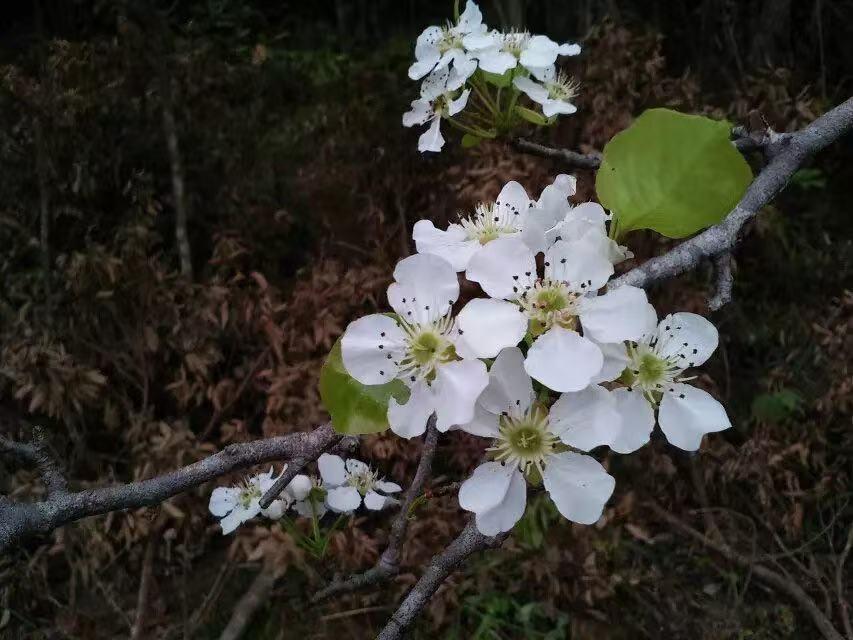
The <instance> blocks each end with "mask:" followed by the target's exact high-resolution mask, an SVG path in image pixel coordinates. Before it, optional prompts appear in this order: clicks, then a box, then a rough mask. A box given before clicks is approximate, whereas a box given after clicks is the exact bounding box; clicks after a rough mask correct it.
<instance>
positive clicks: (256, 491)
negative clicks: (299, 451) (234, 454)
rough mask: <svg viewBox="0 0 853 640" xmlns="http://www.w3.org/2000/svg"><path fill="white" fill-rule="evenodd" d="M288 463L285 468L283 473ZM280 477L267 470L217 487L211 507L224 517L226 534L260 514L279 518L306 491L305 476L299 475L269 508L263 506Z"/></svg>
mask: <svg viewBox="0 0 853 640" xmlns="http://www.w3.org/2000/svg"><path fill="white" fill-rule="evenodd" d="M285 469H287V465H285V466H284V468H282V473H284V470H285ZM277 479H278V477H275V478H274V477H273V469H272V467H270V470H269V471H267V472H266V473H259V474H257V475H254V476H250V477H248V478H246V479H245V480H244V481H243V484H242V485H240V486H237V487H216V489H214V490H213V493H212V494H211V495H210V503H209V505H208V508H209V510H210V513H212V514H213V515H214V516H216V517H218V518H221V520H220V523H219V524H220V525H221V526H222V533H223V534H227V533H231V532H232V531H234V530H235V529H236V528H237V527H238V526H240V525H241V524H243V523H244V522H246V521H247V520H251V519H252V518H254V517H255V516H256V515H258V514H262V515H264V516H266V517H268V518H272V519H274V520H277V519H278V518H280V517H281V516H282V514H283V513H284V512H285V511H286V510H287V509H288V507H290V505H291V504H292V503H293V501H294V500H297V499H299V497H298V496H301V495H303V493H304V491H305V480H307V478H305V476H296V477H295V478H294V479H293V480H292V481H291V482H290V483H289V484H288V485H287V487H286V488H285V489H284V490H283V491H282V492H281V494H280V495H279V496H278V497H277V498H276V499H275V500H273V502H272V503H271V504H270V506H269V507H267V508H266V509H262V508H261V505H260V500H261V496H263V495H264V494H265V493H266V492H267V491H269V490H270V489H271V488H272V486H273V484H275V481H276V480H277Z"/></svg>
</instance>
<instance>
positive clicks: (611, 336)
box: [458, 238, 651, 392]
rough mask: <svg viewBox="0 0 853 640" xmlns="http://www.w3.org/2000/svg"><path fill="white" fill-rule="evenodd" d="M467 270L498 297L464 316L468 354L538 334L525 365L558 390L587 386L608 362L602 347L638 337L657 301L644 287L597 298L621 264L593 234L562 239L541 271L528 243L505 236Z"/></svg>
mask: <svg viewBox="0 0 853 640" xmlns="http://www.w3.org/2000/svg"><path fill="white" fill-rule="evenodd" d="M466 273H467V276H468V279H469V280H473V281H475V282H479V283H480V286H481V287H482V288H483V290H484V291H485V292H486V293H487V294H489V295H490V296H491V299H475V300H472V301H471V302H469V303H468V304H467V305H466V306H465V308H464V309H462V311H461V312H460V313H459V318H458V321H459V329H460V332H461V333H463V334H464V340H465V344H466V346H467V347H468V349H467V352H468V353H469V354H472V355H475V356H477V357H481V358H486V357H494V356H495V355H497V353H498V352H500V350H501V349H503V348H505V347H510V346H515V345H516V344H518V342H519V341H520V340H521V339H522V338H523V337H524V336H525V335H526V334H527V332H528V331H530V333H531V335H532V336H535V337H536V339H535V340H534V342H533V344H532V345H531V346H530V349H529V350H528V352H527V358H526V360H525V363H524V367H525V370H526V371H527V373H528V374H530V375H531V376H532V377H533V378H534V379H535V380H538V381H539V382H541V383H542V384H544V385H545V386H546V387H548V388H549V389H553V390H554V391H560V392H564V391H580V390H581V389H584V388H585V387H587V386H588V385H589V384H590V383H591V382H593V381H595V380H596V379H597V378H596V376H598V375H599V374H600V373H601V371H602V367H603V366H604V364H605V357H604V356H605V354H604V352H603V351H602V347H601V346H599V345H600V344H608V343H619V342H621V341H624V340H634V339H637V338H639V337H640V336H642V335H643V334H644V333H645V332H646V331H647V328H648V325H649V315H650V308H651V305H649V303H648V300H647V298H646V293H645V291H643V290H642V289H638V288H636V287H630V286H623V287H619V288H618V289H615V290H613V291H609V292H607V293H605V294H603V295H596V292H597V291H598V289H600V288H601V287H602V286H604V285H605V284H606V283H607V281H608V279H609V278H610V276H611V275H612V274H613V264H612V262H611V261H610V259H609V256H608V255H607V253H606V252H604V251H603V250H602V245H600V244H599V243H596V242H590V241H588V240H587V239H585V238H580V239H575V240H571V241H568V240H563V239H560V240H557V241H556V242H554V244H553V245H551V246H550V247H549V248H548V250H547V251H546V252H545V264H544V271H543V273H542V275H541V276H540V275H539V274H538V272H537V266H536V257H535V255H534V253H533V252H532V251H530V249H529V248H528V247H527V246H526V245H525V244H524V243H523V242H521V241H520V240H519V239H517V238H499V239H498V240H495V241H494V242H491V243H489V244H488V245H486V246H485V247H484V248H483V249H482V250H481V251H479V252H478V253H477V255H475V256H474V257H473V258H472V259H471V262H470V263H469V265H468V270H467V272H466Z"/></svg>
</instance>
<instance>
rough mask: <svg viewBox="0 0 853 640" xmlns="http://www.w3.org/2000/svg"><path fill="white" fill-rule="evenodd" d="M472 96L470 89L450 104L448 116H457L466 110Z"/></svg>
mask: <svg viewBox="0 0 853 640" xmlns="http://www.w3.org/2000/svg"><path fill="white" fill-rule="evenodd" d="M470 94H471V90H470V89H465V91H463V92H462V93H461V94H459V97H458V98H456V99H455V100H451V101H450V104H449V105H448V107H447V115H449V116H455V115H456V114H457V113H459V112H460V111H462V109H464V108H465V105H467V104H468V96H469V95H470Z"/></svg>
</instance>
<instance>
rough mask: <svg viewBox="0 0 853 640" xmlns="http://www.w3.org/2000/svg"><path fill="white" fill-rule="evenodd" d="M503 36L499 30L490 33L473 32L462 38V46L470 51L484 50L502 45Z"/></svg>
mask: <svg viewBox="0 0 853 640" xmlns="http://www.w3.org/2000/svg"><path fill="white" fill-rule="evenodd" d="M500 44H501V36H500V34H499V33H498V32H497V31H491V32H489V33H471V34H468V35H467V36H465V37H464V38H462V46H464V47H465V48H466V49H468V51H484V50H486V49H494V48H496V47H500Z"/></svg>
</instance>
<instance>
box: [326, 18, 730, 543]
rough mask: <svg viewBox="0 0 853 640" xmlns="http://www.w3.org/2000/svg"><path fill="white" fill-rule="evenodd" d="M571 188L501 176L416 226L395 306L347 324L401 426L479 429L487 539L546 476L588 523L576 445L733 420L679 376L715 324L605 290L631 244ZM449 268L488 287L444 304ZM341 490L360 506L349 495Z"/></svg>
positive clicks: (593, 482)
mask: <svg viewBox="0 0 853 640" xmlns="http://www.w3.org/2000/svg"><path fill="white" fill-rule="evenodd" d="M466 24H468V25H469V26H470V24H471V22H470V21H469V22H468V23H466ZM464 53H465V51H464V50H460V53H458V54H455V55H458V56H463V54H464ZM459 59H460V60H461V61H462V62H461V63H460V65H461V64H464V61H465V60H467V59H468V58H464V56H463V57H461V58H459ZM454 64H455V62H454ZM575 186H576V183H575V179H574V178H573V177H571V176H567V175H561V176H558V177H557V179H556V180H555V181H554V183H553V184H551V185H549V186H547V187H546V188H545V189H544V190H543V191H542V193H541V194H540V196H539V198H538V199H536V200H534V199H532V198H531V197H530V196H528V194H527V192H526V191H525V189H524V188H523V187H522V186H521V185H520V184H518V183H517V182H510V183H508V184H507V185H506V186H505V187H504V188H503V189H502V190H501V192H500V194H499V195H498V197H497V199H496V200H495V201H494V202H487V203H481V204H479V205H478V206H477V207H476V208H475V210H474V211H473V212H472V213H471V214H470V215H462V216H461V217H460V219H459V221H458V222H456V223H453V224H451V225H449V226H448V227H447V228H446V229H438V228H436V227H435V225H433V223H432V222H430V221H428V220H421V221H419V222H418V223H417V224H416V225H415V227H414V231H413V237H414V241H415V245H416V248H417V251H418V253H416V254H415V255H412V256H410V257H408V258H405V259H403V260H401V261H400V262H399V263H398V264H397V267H396V268H395V270H394V282H393V283H392V284H391V285H390V286H389V287H388V292H387V297H388V303H389V305H390V307H391V309H392V310H393V313H390V314H382V313H380V314H374V315H369V316H365V317H363V318H360V319H358V320H356V321H354V322H352V323H351V324H350V325H349V326H348V327H347V329H346V331H345V333H344V335H343V338H342V340H341V354H342V359H343V363H344V366H345V368H346V370H347V372H348V373H349V374H350V375H351V376H352V377H353V378H355V379H356V380H357V381H358V382H360V383H362V384H364V385H379V384H384V383H388V382H390V381H392V380H395V379H396V380H401V381H402V382H403V383H404V384H405V385H406V387H407V388H408V390H409V397H408V399H407V400H406V401H405V402H402V403H401V402H398V401H397V400H395V399H391V401H390V403H389V407H388V413H387V417H388V423H389V425H390V427H391V429H392V430H393V431H394V432H395V433H396V434H398V435H400V436H402V437H405V438H411V437H413V436H417V435H420V434H422V433H423V432H424V430H425V428H426V424H427V420H428V419H429V417H430V416H431V415H433V414H435V417H436V426H437V428H438V429H439V430H441V431H447V430H449V429H461V430H463V431H466V432H468V433H471V434H474V435H477V436H482V437H484V438H488V439H489V441H490V443H491V444H490V445H489V446H488V447H487V449H486V452H487V458H488V461H487V462H485V463H483V464H482V465H480V466H479V467H478V468H477V469H476V470H475V471H474V474H473V475H472V476H471V477H470V478H469V479H468V480H466V481H465V482H464V483H463V485H462V487H461V489H460V492H459V503H460V505H461V506H462V507H463V508H464V509H466V510H468V511H471V512H473V513H474V514H476V521H477V526H478V528H479V529H480V531H481V532H483V533H484V534H488V535H494V534H497V533H499V532H503V531H508V530H509V529H510V528H512V526H513V525H514V524H515V523H516V522H517V521H518V519H519V518H520V517H521V516H522V514H523V513H524V510H525V505H526V496H527V490H526V485H527V484H534V485H538V484H540V483H541V484H542V485H543V486H544V489H545V491H546V492H547V493H548V495H549V496H550V497H551V499H552V500H553V502H554V504H555V505H556V507H557V509H558V510H559V511H560V513H561V514H562V515H563V516H565V517H566V518H568V519H570V520H572V521H574V522H579V523H585V524H589V523H593V522H595V521H596V520H598V518H599V517H600V516H601V513H602V511H603V508H604V505H605V503H606V502H607V500H608V499H609V497H610V495H611V494H612V492H613V489H614V484H615V482H614V479H613V478H612V477H611V476H610V475H609V474H608V473H607V472H606V470H605V469H604V467H602V465H601V464H600V463H599V462H598V461H596V460H595V459H594V458H592V457H591V456H589V455H587V453H588V452H589V451H590V450H592V449H594V448H596V447H600V446H607V447H609V448H610V449H611V450H613V451H615V452H617V453H629V452H632V451H635V450H636V449H638V448H640V447H641V446H643V445H644V444H645V443H647V442H648V441H649V439H650V435H651V432H652V430H653V428H654V425H655V421H656V420H657V422H658V424H660V427H661V430H662V431H663V433H664V435H665V436H666V437H667V439H668V440H669V442H670V443H672V444H673V445H675V446H677V447H680V448H682V449H685V450H695V449H697V448H698V447H699V445H700V443H701V440H702V436H703V435H704V434H705V433H709V432H713V431H720V430H722V429H726V428H728V427H729V426H731V425H730V423H729V419H728V417H727V416H726V412H725V410H724V409H723V407H722V406H721V405H720V404H719V402H717V401H716V400H714V399H713V398H712V397H711V395H710V394H708V393H707V392H705V391H703V390H701V389H698V388H696V387H693V386H691V385H689V384H686V382H687V381H689V380H690V379H691V378H690V377H685V371H686V370H687V369H689V368H691V367H695V366H698V365H701V364H702V363H703V362H705V360H707V359H708V358H709V357H710V355H711V354H712V353H713V351H714V349H715V348H716V346H717V342H718V335H717V330H716V329H715V328H714V326H713V325H712V324H711V323H710V322H708V321H707V320H706V319H704V318H702V317H701V316H698V315H695V314H692V313H675V314H671V315H668V316H666V317H665V318H664V319H663V320H661V321H660V322H658V317H657V313H656V312H655V310H654V308H653V307H652V305H651V304H649V302H648V300H647V297H646V294H645V292H644V291H643V290H642V289H639V288H635V287H631V286H621V287H616V288H609V289H608V288H607V284H608V281H609V279H610V278H611V276H613V274H614V265H616V264H618V263H619V262H621V261H623V260H625V259H626V258H628V257H630V256H631V253H630V252H629V251H628V250H627V249H626V248H625V247H622V246H620V245H619V244H618V243H617V242H616V241H614V240H613V238H611V237H610V233H609V224H610V216H609V215H608V214H607V213H606V212H605V210H604V209H603V208H602V207H601V206H600V205H598V204H596V203H593V202H587V203H583V204H579V205H577V206H572V204H571V203H570V198H571V197H572V196H573V195H574V193H575ZM458 273H464V277H465V278H466V279H467V280H468V281H470V282H472V283H475V284H476V285H479V288H480V289H481V290H482V292H483V293H484V294H485V295H484V296H481V297H475V298H473V299H471V300H469V301H467V302H466V303H465V304H464V305H462V306H461V309H460V310H459V312H458V313H455V309H454V308H455V307H456V306H457V305H456V303H457V302H458V300H459V296H460V284H459V279H458V276H457V274H458ZM321 470H322V466H321ZM362 495H364V494H363V493H362ZM348 500H350V501H349V502H346V503H343V502H341V503H340V504H342V505H343V504H345V506H351V505H355V506H357V503H358V496H357V495H356V494H355V493H354V492H353V491H349V497H348ZM365 503H367V497H366V496H365ZM368 506H369V505H368Z"/></svg>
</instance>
